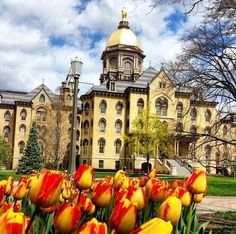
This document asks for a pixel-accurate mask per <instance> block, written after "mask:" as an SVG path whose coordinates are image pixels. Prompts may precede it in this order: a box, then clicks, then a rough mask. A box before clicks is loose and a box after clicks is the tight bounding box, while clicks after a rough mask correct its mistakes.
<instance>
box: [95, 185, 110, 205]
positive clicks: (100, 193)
mask: <svg viewBox="0 0 236 234" xmlns="http://www.w3.org/2000/svg"><path fill="white" fill-rule="evenodd" d="M111 198H112V185H111V184H109V183H107V182H103V181H101V182H100V183H98V184H97V186H96V188H95V190H94V192H93V196H92V202H93V204H94V205H95V206H97V207H99V208H105V207H107V206H108V205H109V204H110V202H111Z"/></svg>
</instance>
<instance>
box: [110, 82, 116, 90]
mask: <svg viewBox="0 0 236 234" xmlns="http://www.w3.org/2000/svg"><path fill="white" fill-rule="evenodd" d="M110 85H111V91H115V90H116V84H115V82H111V83H110Z"/></svg>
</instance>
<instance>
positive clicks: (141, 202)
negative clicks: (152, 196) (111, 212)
mask: <svg viewBox="0 0 236 234" xmlns="http://www.w3.org/2000/svg"><path fill="white" fill-rule="evenodd" d="M126 198H127V199H129V200H130V201H131V202H132V203H134V204H136V205H137V208H138V210H142V209H143V208H144V207H145V206H146V203H147V195H146V191H145V188H143V187H137V188H136V187H130V188H129V190H128V193H127V196H126Z"/></svg>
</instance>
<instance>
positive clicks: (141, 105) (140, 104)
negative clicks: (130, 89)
mask: <svg viewBox="0 0 236 234" xmlns="http://www.w3.org/2000/svg"><path fill="white" fill-rule="evenodd" d="M137 106H138V113H141V112H142V111H143V108H144V101H143V99H142V98H139V100H138V102H137Z"/></svg>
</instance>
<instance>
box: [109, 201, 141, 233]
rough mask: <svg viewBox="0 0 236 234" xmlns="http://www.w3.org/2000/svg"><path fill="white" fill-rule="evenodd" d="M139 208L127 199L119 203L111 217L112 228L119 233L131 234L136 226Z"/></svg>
mask: <svg viewBox="0 0 236 234" xmlns="http://www.w3.org/2000/svg"><path fill="white" fill-rule="evenodd" d="M136 219H137V206H136V205H134V204H133V203H132V202H130V201H129V200H128V199H125V200H124V201H123V202H121V201H119V202H117V204H116V205H115V208H114V210H113V212H112V214H111V217H110V221H109V223H110V227H111V229H115V230H116V232H117V233H130V232H131V231H132V230H133V229H134V227H135V224H136Z"/></svg>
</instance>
